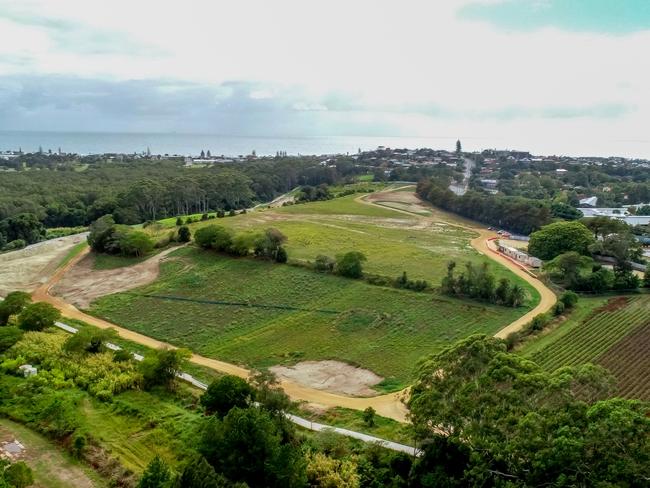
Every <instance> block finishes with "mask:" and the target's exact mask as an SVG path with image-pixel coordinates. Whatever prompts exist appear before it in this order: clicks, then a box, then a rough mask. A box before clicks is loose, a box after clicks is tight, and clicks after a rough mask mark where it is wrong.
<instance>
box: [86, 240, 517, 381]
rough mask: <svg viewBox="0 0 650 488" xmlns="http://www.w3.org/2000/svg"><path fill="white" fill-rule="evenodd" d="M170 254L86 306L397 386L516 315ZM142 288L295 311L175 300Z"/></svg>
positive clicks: (210, 346)
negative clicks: (152, 276)
mask: <svg viewBox="0 0 650 488" xmlns="http://www.w3.org/2000/svg"><path fill="white" fill-rule="evenodd" d="M172 256H175V257H176V258H177V259H175V260H174V259H172V260H169V261H167V262H164V263H163V264H162V268H161V276H160V278H159V279H158V280H157V281H156V282H154V283H152V284H150V285H147V286H144V287H141V288H139V289H136V290H133V291H131V292H127V293H119V294H115V295H110V296H107V297H104V298H101V299H99V300H97V301H96V302H95V303H94V304H93V305H92V308H91V312H92V313H93V314H95V315H98V316H101V317H104V318H106V319H108V320H111V321H113V322H115V323H117V324H119V325H122V326H125V327H128V328H131V329H133V330H137V331H139V332H142V333H145V334H147V335H150V336H152V337H155V338H157V339H161V340H165V341H169V342H171V343H172V344H175V345H178V346H185V347H189V348H190V349H192V350H194V351H196V352H199V353H201V354H204V355H206V356H210V357H216V358H219V359H223V360H226V361H231V362H235V363H242V364H245V365H248V366H254V367H266V366H271V365H274V364H287V363H288V364H291V363H295V362H297V361H299V360H303V359H339V360H343V361H346V362H349V363H352V364H358V365H361V366H363V367H366V368H369V369H371V370H373V371H375V372H377V373H378V374H380V375H382V376H384V377H385V378H386V380H387V382H388V383H389V384H390V385H391V386H393V387H395V388H396V387H399V386H403V385H406V384H407V383H408V382H409V381H410V380H412V379H413V367H414V366H415V364H416V362H417V361H418V359H420V358H421V357H422V356H424V355H427V354H431V353H433V352H436V351H439V350H440V349H441V348H443V347H445V346H446V345H449V344H451V343H452V342H454V341H456V340H458V339H460V338H463V337H466V336H468V335H470V334H473V333H477V332H483V333H486V334H493V333H494V332H496V331H497V330H499V329H500V328H501V327H503V326H504V325H506V324H508V323H510V322H511V321H512V320H514V319H516V318H517V317H519V316H520V315H521V314H522V313H523V311H524V310H523V309H517V310H515V309H510V308H504V307H496V306H490V305H486V304H481V303H476V302H470V301H462V300H455V299H449V298H444V297H440V296H438V295H435V294H433V293H416V292H411V291H405V290H397V289H392V288H384V287H378V286H372V285H369V284H367V283H365V282H362V281H357V280H349V279H345V278H340V277H337V276H330V275H322V274H319V273H316V272H314V271H311V270H308V269H305V268H302V267H297V266H287V265H277V264H272V263H268V262H263V261H259V260H254V259H233V258H230V257H224V256H219V255H217V254H214V253H211V252H206V251H201V250H198V249H195V248H185V249H181V250H178V251H176V252H174V253H173V254H172ZM143 294H152V295H158V296H175V297H183V298H187V299H197V300H212V301H224V302H239V303H241V302H244V303H248V304H251V305H267V306H268V305H271V306H290V307H296V308H300V309H303V310H298V311H296V310H281V309H272V308H259V307H256V306H246V305H243V306H242V305H219V304H208V303H196V302H188V301H184V302H179V301H175V300H167V299H160V298H150V297H144V296H142V295H143ZM317 310H330V311H335V312H336V313H323V312H320V311H317Z"/></svg>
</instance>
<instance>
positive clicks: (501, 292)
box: [494, 278, 510, 305]
mask: <svg viewBox="0 0 650 488" xmlns="http://www.w3.org/2000/svg"><path fill="white" fill-rule="evenodd" d="M509 296H510V281H508V278H501V279H500V280H499V284H498V285H497V287H496V289H495V290H494V298H495V299H496V302H497V303H498V304H499V305H507V304H508V298H509Z"/></svg>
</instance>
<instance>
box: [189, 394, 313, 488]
mask: <svg viewBox="0 0 650 488" xmlns="http://www.w3.org/2000/svg"><path fill="white" fill-rule="evenodd" d="M283 437H284V434H283V430H282V429H280V427H279V426H278V424H277V423H276V422H275V421H274V418H273V417H271V415H270V414H269V413H268V412H266V411H265V410H262V409H259V408H255V407H249V408H246V409H241V408H238V407H235V408H233V409H231V410H230V412H228V414H227V415H226V416H225V417H224V418H223V420H220V419H218V418H217V417H216V416H212V417H209V419H208V420H207V422H206V424H205V427H204V429H203V435H202V438H201V440H200V443H199V451H200V452H201V453H202V454H203V456H205V458H206V459H207V461H208V462H209V463H210V464H211V465H212V466H214V468H215V470H216V471H217V472H220V473H223V474H224V475H225V476H226V477H227V478H228V479H229V480H232V481H243V482H245V483H248V485H249V486H264V487H269V488H276V487H277V488H280V487H288V488H291V487H302V486H304V484H305V462H304V458H303V456H302V454H301V452H300V450H299V448H298V447H297V446H294V445H293V444H291V443H286V442H284V441H283Z"/></svg>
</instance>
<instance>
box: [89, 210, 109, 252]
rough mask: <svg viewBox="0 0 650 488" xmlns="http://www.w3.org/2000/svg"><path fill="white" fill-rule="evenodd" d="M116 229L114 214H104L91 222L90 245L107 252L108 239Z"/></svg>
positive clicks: (94, 249) (96, 250) (96, 249)
mask: <svg viewBox="0 0 650 488" xmlns="http://www.w3.org/2000/svg"><path fill="white" fill-rule="evenodd" d="M114 229H115V220H113V216H112V215H104V216H103V217H100V218H99V219H97V220H95V221H94V222H93V223H92V224H90V229H89V230H90V232H89V233H88V238H87V239H88V245H89V246H90V248H91V249H92V250H93V251H95V252H105V250H106V245H107V243H108V240H109V239H110V237H111V236H112V234H113V231H114Z"/></svg>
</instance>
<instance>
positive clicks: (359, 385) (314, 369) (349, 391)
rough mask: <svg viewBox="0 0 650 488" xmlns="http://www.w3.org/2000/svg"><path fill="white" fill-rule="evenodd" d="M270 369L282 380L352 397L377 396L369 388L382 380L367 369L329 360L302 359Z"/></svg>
mask: <svg viewBox="0 0 650 488" xmlns="http://www.w3.org/2000/svg"><path fill="white" fill-rule="evenodd" d="M270 370H271V371H273V372H274V373H275V374H277V375H278V376H279V377H280V378H282V379H288V380H293V381H296V382H297V383H299V384H301V385H304V386H309V387H311V388H316V389H317V390H326V391H330V392H333V393H343V394H344V395H353V396H373V395H376V394H377V392H376V391H375V390H373V389H372V388H371V387H372V386H374V385H376V384H377V383H380V382H381V380H383V378H382V377H381V376H378V375H376V374H375V373H373V372H372V371H369V370H367V369H362V368H357V367H355V366H351V365H349V364H346V363H342V362H340V361H331V360H327V361H303V362H300V363H298V364H296V365H294V366H273V367H272V368H270Z"/></svg>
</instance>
